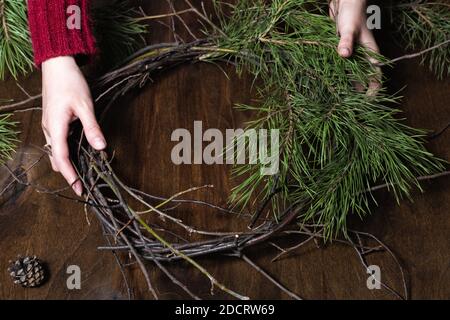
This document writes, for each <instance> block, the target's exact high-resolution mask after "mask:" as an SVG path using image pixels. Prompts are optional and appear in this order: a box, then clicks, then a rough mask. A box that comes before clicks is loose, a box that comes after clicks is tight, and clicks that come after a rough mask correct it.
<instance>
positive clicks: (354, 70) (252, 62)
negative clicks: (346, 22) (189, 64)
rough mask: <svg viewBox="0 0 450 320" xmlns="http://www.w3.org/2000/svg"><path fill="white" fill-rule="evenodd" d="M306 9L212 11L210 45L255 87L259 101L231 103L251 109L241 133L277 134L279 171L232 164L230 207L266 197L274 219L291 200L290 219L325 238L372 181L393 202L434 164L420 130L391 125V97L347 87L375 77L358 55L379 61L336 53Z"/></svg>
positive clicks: (284, 0)
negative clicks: (294, 212) (385, 187)
mask: <svg viewBox="0 0 450 320" xmlns="http://www.w3.org/2000/svg"><path fill="white" fill-rule="evenodd" d="M315 3H316V2H315V1H307V0H274V1H272V2H271V3H270V4H267V3H264V1H262V0H255V1H239V2H238V4H237V5H236V6H235V7H232V8H231V11H232V14H231V16H226V17H225V15H224V14H223V15H222V17H223V18H222V20H221V29H222V31H223V34H218V35H217V47H219V48H220V50H221V51H225V52H227V55H228V56H229V55H230V53H231V56H233V57H234V58H235V62H236V63H237V65H238V68H239V69H240V70H244V69H245V70H247V71H250V72H251V73H252V74H253V75H254V76H255V77H258V79H259V80H260V81H261V82H262V83H263V84H262V86H260V87H259V93H260V97H261V105H259V106H258V107H254V106H246V105H241V106H240V108H243V109H250V110H256V111H257V112H259V117H258V119H257V120H255V121H253V122H252V123H251V124H250V127H252V128H257V129H258V128H266V129H279V130H280V141H281V147H280V148H281V150H280V162H281V163H280V171H279V174H278V175H275V176H271V177H267V176H263V175H261V174H260V169H261V165H243V166H238V167H237V168H236V170H235V174H236V175H238V176H241V177H245V179H244V182H243V183H241V184H239V186H238V187H236V188H235V190H234V192H233V194H232V201H233V203H236V204H238V205H242V206H245V205H247V204H249V203H250V202H252V201H255V202H257V203H261V202H262V201H264V200H265V199H267V198H268V197H270V195H271V194H272V193H273V192H274V191H276V195H275V196H274V197H273V203H272V204H273V208H274V210H273V211H274V212H275V213H276V214H278V213H280V212H283V210H282V208H285V207H287V206H289V205H293V204H296V205H298V204H301V205H303V206H304V208H305V209H304V211H303V213H302V214H301V216H300V217H299V218H300V220H299V222H301V223H315V224H321V225H324V226H325V231H324V232H325V236H326V237H327V238H332V237H334V236H336V235H337V234H339V233H341V232H344V233H345V231H346V227H347V218H348V216H349V214H355V215H359V216H361V217H363V216H365V215H367V214H368V213H369V212H370V205H369V202H370V199H371V195H370V192H366V191H367V190H368V189H369V188H370V187H371V186H373V185H374V184H376V183H388V184H389V186H390V187H389V189H390V190H391V191H392V192H393V194H394V196H395V197H396V198H397V200H399V199H400V198H401V197H402V196H404V195H406V196H409V194H410V190H411V187H412V186H419V184H418V181H417V180H416V177H417V176H420V175H426V174H431V173H435V172H438V171H441V170H442V169H443V166H442V164H441V162H440V161H439V160H438V159H436V158H435V157H433V155H432V154H430V153H429V152H427V151H426V150H425V148H424V145H423V135H424V132H422V131H420V130H416V129H413V128H410V127H408V126H407V125H405V124H404V123H403V121H401V120H399V118H398V117H399V114H400V111H399V110H398V109H396V108H394V106H393V105H394V104H395V103H396V102H398V99H399V97H397V96H390V95H388V94H387V93H386V92H385V90H384V89H382V90H380V92H378V94H376V95H368V94H367V93H366V91H364V92H360V91H357V90H355V86H354V84H355V83H359V84H361V85H363V86H364V88H365V89H366V90H367V89H368V87H369V83H370V81H372V80H373V79H374V78H376V77H378V76H379V74H378V73H377V70H376V68H375V67H374V66H373V65H372V64H371V63H370V62H368V59H367V56H374V57H376V58H377V59H378V60H379V61H382V62H383V61H385V58H383V57H381V56H379V55H375V54H374V53H371V52H368V51H367V50H365V49H363V48H362V47H358V48H357V49H356V52H355V54H354V56H353V57H352V58H351V59H343V58H341V57H339V55H338V54H337V52H336V46H337V44H338V41H339V39H338V38H337V36H336V31H335V23H334V22H333V21H332V20H331V19H330V18H328V16H327V14H326V12H323V11H321V10H322V9H321V8H319V7H317V8H316V9H315V10H312V11H311V9H310V8H311V6H314V4H315ZM305 6H308V8H309V10H306V9H305ZM213 58H217V56H214V57H213Z"/></svg>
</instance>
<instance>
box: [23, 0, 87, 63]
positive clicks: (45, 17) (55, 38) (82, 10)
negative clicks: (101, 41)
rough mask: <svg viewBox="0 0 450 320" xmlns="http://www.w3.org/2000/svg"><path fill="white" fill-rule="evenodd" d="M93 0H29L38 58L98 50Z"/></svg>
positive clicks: (34, 49) (33, 39) (35, 49)
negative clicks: (91, 15) (91, 18)
mask: <svg viewBox="0 0 450 320" xmlns="http://www.w3.org/2000/svg"><path fill="white" fill-rule="evenodd" d="M89 6H90V0H28V20H29V26H30V32H31V39H32V42H33V51H34V61H35V63H36V65H37V66H38V67H39V66H40V65H41V64H42V62H44V61H45V60H47V59H50V58H53V57H57V56H78V55H84V56H92V55H94V54H95V52H96V47H95V39H94V36H93V34H92V28H91V20H90V12H89V11H90V8H89Z"/></svg>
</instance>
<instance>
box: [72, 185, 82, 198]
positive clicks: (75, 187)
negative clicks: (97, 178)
mask: <svg viewBox="0 0 450 320" xmlns="http://www.w3.org/2000/svg"><path fill="white" fill-rule="evenodd" d="M72 189H73V191H74V192H75V193H76V195H77V196H79V197H81V196H82V195H83V188H82V187H81V185H80V184H79V183H75V184H74V185H73V186H72Z"/></svg>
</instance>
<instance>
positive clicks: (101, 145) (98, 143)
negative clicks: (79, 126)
mask: <svg viewBox="0 0 450 320" xmlns="http://www.w3.org/2000/svg"><path fill="white" fill-rule="evenodd" d="M94 147H95V148H96V149H100V150H101V149H105V148H106V141H105V140H104V139H103V138H95V140H94Z"/></svg>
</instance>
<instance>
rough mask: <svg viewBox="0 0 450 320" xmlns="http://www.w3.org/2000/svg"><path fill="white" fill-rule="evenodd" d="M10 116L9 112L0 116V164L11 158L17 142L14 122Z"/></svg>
mask: <svg viewBox="0 0 450 320" xmlns="http://www.w3.org/2000/svg"><path fill="white" fill-rule="evenodd" d="M10 118H11V115H10V114H7V115H1V116H0V165H1V164H3V163H4V162H5V161H6V160H9V159H11V156H12V154H13V153H14V151H15V149H16V144H17V142H18V140H17V132H16V128H15V127H16V123H15V122H13V121H11V119H10Z"/></svg>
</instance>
